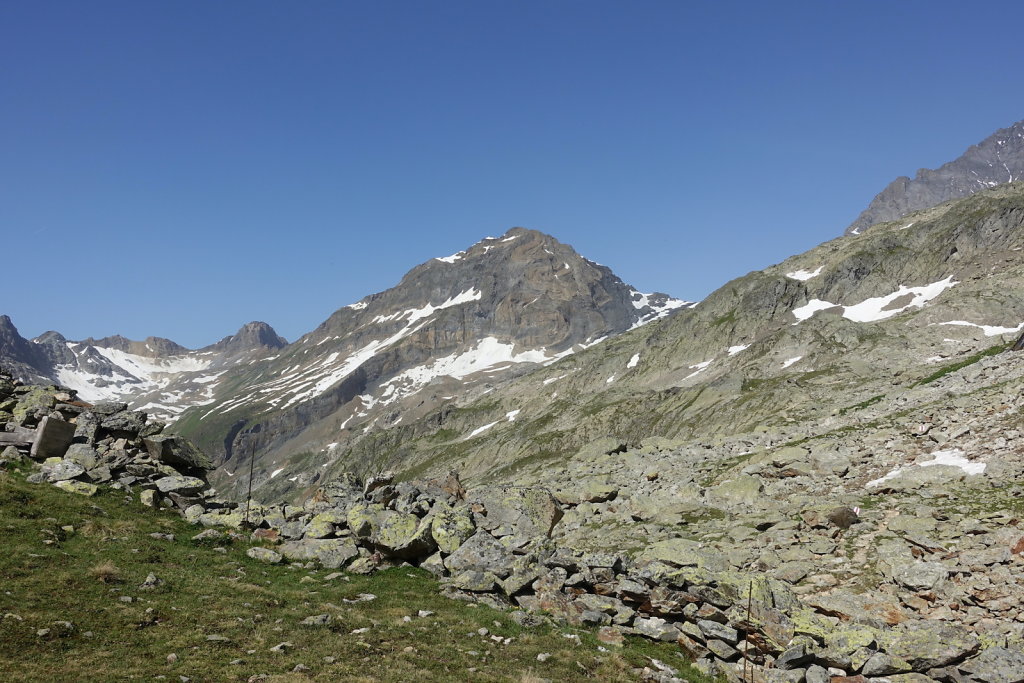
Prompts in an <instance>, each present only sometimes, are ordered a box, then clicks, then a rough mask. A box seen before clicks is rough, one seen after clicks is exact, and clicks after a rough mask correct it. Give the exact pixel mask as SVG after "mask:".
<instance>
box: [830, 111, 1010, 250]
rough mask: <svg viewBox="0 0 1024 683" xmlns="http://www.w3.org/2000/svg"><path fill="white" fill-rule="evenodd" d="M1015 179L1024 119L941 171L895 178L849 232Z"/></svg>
mask: <svg viewBox="0 0 1024 683" xmlns="http://www.w3.org/2000/svg"><path fill="white" fill-rule="evenodd" d="M1015 180H1024V121H1018V122H1017V123H1015V124H1013V125H1012V126H1010V127H1009V128H1002V129H1000V130H997V131H996V132H995V133H993V134H992V135H990V136H989V137H987V138H985V139H984V140H982V141H981V142H980V143H978V144H977V145H972V146H971V147H969V148H968V149H967V151H966V152H964V153H963V154H962V155H961V156H959V157H958V158H956V159H954V160H953V161H950V162H949V163H947V164H943V165H942V166H940V167H939V168H937V169H930V168H922V169H921V170H919V171H918V172H917V175H916V176H915V177H914V178H913V179H911V178H908V177H906V176H900V177H899V178H897V179H896V180H894V181H892V182H891V183H889V185H888V186H887V187H886V188H885V189H884V190H882V191H881V192H879V193H878V195H877V196H876V197H875V198H874V199H873V200H872V201H871V204H869V205H868V208H866V209H864V211H863V212H862V213H861V214H860V216H858V217H857V220H855V221H854V222H853V223H852V224H850V227H848V228H847V229H846V234H847V235H851V234H853V235H856V234H858V233H859V232H861V231H862V230H864V229H865V228H867V227H869V226H871V225H874V224H875V223H884V222H886V221H893V220H896V219H899V218H903V217H904V216H906V215H907V214H909V213H910V212H912V211H918V210H920V209H926V208H928V207H931V206H935V205H937V204H941V203H942V202H945V201H948V200H950V199H959V198H961V197H966V196H968V195H971V194H974V193H975V192H979V191H981V190H984V189H987V188H990V187H995V186H996V185H1001V184H1003V183H1010V182H1013V181H1015Z"/></svg>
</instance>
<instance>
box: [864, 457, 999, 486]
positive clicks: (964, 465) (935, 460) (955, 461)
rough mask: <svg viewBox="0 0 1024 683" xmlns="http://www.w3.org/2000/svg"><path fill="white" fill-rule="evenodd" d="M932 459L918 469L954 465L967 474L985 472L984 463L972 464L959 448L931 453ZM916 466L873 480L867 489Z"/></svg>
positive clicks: (895, 470)
mask: <svg viewBox="0 0 1024 683" xmlns="http://www.w3.org/2000/svg"><path fill="white" fill-rule="evenodd" d="M931 456H932V459H931V460H929V461H928V462H921V463H917V465H916V466H917V467H931V466H932V465H952V466H953V467H959V468H960V469H961V470H963V471H964V473H965V474H981V473H982V472H984V471H985V463H983V462H971V461H970V460H968V459H967V458H966V457H964V452H963V451H962V450H960V449H959V448H952V449H950V450H943V451H933V452H932V453H931ZM911 467H914V465H908V466H907V467H897V468H896V469H894V470H893V471H892V472H889V473H888V474H886V475H885V476H884V477H879V478H878V479H872V480H871V481H869V482H868V483H866V484H864V486H865V487H868V488H871V487H873V486H878V485H879V484H883V483H885V482H887V481H889V480H890V479H895V478H896V477H898V476H900V475H901V474H903V473H904V472H907V471H908V470H910V468H911Z"/></svg>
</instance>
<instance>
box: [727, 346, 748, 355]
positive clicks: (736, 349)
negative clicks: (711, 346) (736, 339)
mask: <svg viewBox="0 0 1024 683" xmlns="http://www.w3.org/2000/svg"><path fill="white" fill-rule="evenodd" d="M749 348H750V344H740V345H739V346H730V347H729V348H728V349H726V350H727V351H728V352H729V355H730V356H735V355H736V354H737V353H739V352H740V351H746V350H747V349H749Z"/></svg>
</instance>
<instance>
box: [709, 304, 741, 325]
mask: <svg viewBox="0 0 1024 683" xmlns="http://www.w3.org/2000/svg"><path fill="white" fill-rule="evenodd" d="M734 322H736V309H735V308H734V309H732V310H731V311H729V312H728V313H726V314H725V315H723V316H719V317H718V318H715V319H714V320H712V321H711V324H710V326H711V327H721V326H722V325H729V324H732V323H734Z"/></svg>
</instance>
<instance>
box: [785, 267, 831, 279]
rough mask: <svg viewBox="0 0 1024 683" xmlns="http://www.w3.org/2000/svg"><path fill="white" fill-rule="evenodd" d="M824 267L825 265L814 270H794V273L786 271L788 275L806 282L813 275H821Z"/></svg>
mask: <svg viewBox="0 0 1024 683" xmlns="http://www.w3.org/2000/svg"><path fill="white" fill-rule="evenodd" d="M824 267H825V266H818V269H817V270H814V271H810V270H794V271H793V272H792V273H786V277H788V278H790V279H793V280H800V281H802V282H806V281H807V280H810V279H811V278H812V277H818V276H819V275H821V270H822V268H824Z"/></svg>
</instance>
